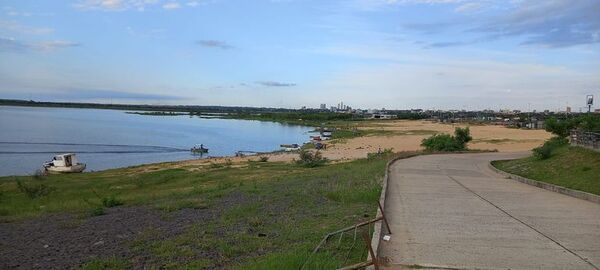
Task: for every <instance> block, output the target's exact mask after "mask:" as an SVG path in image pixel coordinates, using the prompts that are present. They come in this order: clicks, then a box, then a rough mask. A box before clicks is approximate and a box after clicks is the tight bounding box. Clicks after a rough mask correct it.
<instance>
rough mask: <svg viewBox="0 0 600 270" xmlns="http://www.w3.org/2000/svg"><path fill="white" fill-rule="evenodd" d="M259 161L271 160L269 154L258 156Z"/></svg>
mask: <svg viewBox="0 0 600 270" xmlns="http://www.w3.org/2000/svg"><path fill="white" fill-rule="evenodd" d="M258 161H260V162H267V161H269V157H268V156H260V157H259V158H258Z"/></svg>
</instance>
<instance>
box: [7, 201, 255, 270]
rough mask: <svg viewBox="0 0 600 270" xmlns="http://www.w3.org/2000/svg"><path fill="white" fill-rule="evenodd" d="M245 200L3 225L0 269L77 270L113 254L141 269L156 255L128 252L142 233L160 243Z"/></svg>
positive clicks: (55, 216)
mask: <svg viewBox="0 0 600 270" xmlns="http://www.w3.org/2000/svg"><path fill="white" fill-rule="evenodd" d="M246 200H247V198H246V197H245V196H243V194H239V193H234V194H230V195H229V196H226V197H224V198H222V199H221V200H220V201H219V202H218V203H216V204H214V205H218V206H219V209H211V208H207V209H182V210H178V211H174V212H170V213H167V212H164V211H160V210H154V209H151V208H148V207H142V206H136V207H115V208H109V209H107V210H106V214H105V215H101V216H96V217H89V218H85V219H80V218H78V217H77V216H75V215H72V214H53V215H45V216H42V217H38V218H34V219H29V220H25V221H19V222H12V223H1V224H0V269H76V268H79V267H80V266H81V265H83V264H84V263H85V262H87V261H89V260H90V259H92V258H94V257H99V258H106V257H111V256H116V257H122V258H126V259H127V260H129V261H132V262H133V267H134V269H143V268H144V266H147V265H149V264H152V262H153V261H152V260H153V259H152V257H151V256H150V255H148V254H140V253H135V252H133V251H131V250H130V249H129V243H130V242H131V241H132V240H134V239H136V237H138V236H139V235H141V234H142V233H143V232H145V231H148V230H149V229H152V230H156V231H159V232H160V234H157V235H156V239H166V238H170V237H173V236H176V235H178V234H181V233H184V232H185V230H186V229H187V228H189V227H190V226H191V225H196V224H205V223H207V222H208V221H211V220H214V219H216V218H219V216H220V213H221V212H222V210H223V209H224V208H229V207H231V206H234V205H238V204H241V203H244V202H245V201H246ZM213 208H214V207H213ZM204 255H207V256H211V255H210V254H203V256H204Z"/></svg>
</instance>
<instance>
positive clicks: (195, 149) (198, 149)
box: [190, 144, 208, 154]
mask: <svg viewBox="0 0 600 270" xmlns="http://www.w3.org/2000/svg"><path fill="white" fill-rule="evenodd" d="M190 152H192V153H195V154H201V153H208V148H206V147H204V145H203V144H201V145H194V147H192V148H190Z"/></svg>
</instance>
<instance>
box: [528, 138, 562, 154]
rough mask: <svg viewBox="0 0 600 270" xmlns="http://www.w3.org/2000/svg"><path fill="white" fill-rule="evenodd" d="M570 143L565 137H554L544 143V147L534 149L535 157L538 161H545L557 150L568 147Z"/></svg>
mask: <svg viewBox="0 0 600 270" xmlns="http://www.w3.org/2000/svg"><path fill="white" fill-rule="evenodd" d="M568 143H569V141H568V140H567V139H566V138H563V137H554V138H551V139H549V140H548V141H546V142H545V143H544V145H542V146H540V147H537V148H534V149H533V156H534V157H536V158H537V159H540V160H544V159H548V158H550V157H551V156H552V153H553V152H554V150H556V149H557V148H559V147H561V146H564V145H567V144H568Z"/></svg>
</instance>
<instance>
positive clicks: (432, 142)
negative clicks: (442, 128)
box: [421, 127, 473, 152]
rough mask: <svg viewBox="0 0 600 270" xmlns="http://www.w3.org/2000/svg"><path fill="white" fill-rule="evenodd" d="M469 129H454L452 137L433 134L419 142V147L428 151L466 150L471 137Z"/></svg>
mask: <svg viewBox="0 0 600 270" xmlns="http://www.w3.org/2000/svg"><path fill="white" fill-rule="evenodd" d="M470 133H471V132H470V131H469V128H468V127H467V128H458V127H457V128H456V129H455V130H454V136H450V135H448V134H435V135H433V136H431V137H429V138H426V139H423V141H421V146H423V147H425V149H427V150H430V151H442V152H454V151H463V150H466V149H467V143H468V142H469V141H471V140H472V139H473V138H472V137H471V134H470Z"/></svg>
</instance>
